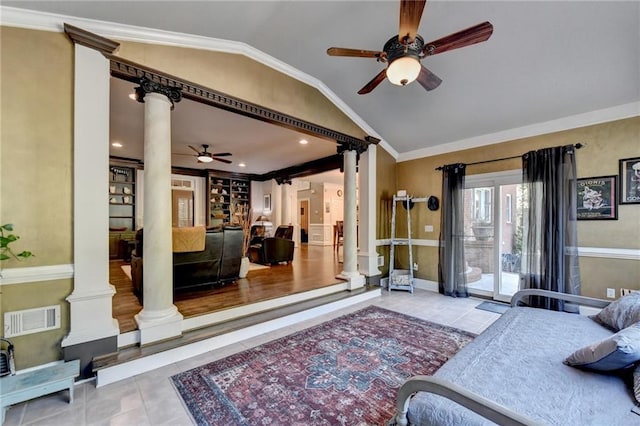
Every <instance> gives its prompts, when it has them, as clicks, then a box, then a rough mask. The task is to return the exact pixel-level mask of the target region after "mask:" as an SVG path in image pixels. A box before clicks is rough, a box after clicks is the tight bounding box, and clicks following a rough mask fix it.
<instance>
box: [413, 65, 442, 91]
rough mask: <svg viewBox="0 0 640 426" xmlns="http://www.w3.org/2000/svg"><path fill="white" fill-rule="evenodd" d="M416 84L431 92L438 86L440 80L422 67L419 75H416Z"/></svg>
mask: <svg viewBox="0 0 640 426" xmlns="http://www.w3.org/2000/svg"><path fill="white" fill-rule="evenodd" d="M418 83H420V85H421V86H422V87H424V88H425V89H426V90H433V89H435V88H436V87H438V86H440V83H442V80H440V77H438V76H437V75H435V74H434V73H432V72H431V71H429V70H428V69H427V68H425V67H424V66H422V69H421V70H420V74H418Z"/></svg>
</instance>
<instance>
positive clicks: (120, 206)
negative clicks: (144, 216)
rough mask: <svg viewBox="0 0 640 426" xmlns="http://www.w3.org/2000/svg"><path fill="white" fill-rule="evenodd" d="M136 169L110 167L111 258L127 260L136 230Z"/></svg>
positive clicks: (119, 166) (114, 165)
mask: <svg viewBox="0 0 640 426" xmlns="http://www.w3.org/2000/svg"><path fill="white" fill-rule="evenodd" d="M135 180H136V168H135V167H126V166H122V165H116V164H111V165H110V166H109V188H108V197H109V258H111V259H118V258H124V259H126V258H127V256H128V252H129V243H128V242H129V241H131V240H133V239H134V238H135V230H136V216H135V215H136V208H135V206H136V181H135Z"/></svg>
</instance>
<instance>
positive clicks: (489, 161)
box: [436, 142, 587, 170]
mask: <svg viewBox="0 0 640 426" xmlns="http://www.w3.org/2000/svg"><path fill="white" fill-rule="evenodd" d="M573 146H574V147H575V148H576V149H580V148H583V147H585V146H587V145H586V144H583V143H580V142H578V143H577V144H575V145H573ZM521 157H522V155H514V156H511V157H503V158H494V159H493V160H484V161H475V162H473V163H466V164H465V166H474V165H476V164H484V163H495V162H496V161H504V160H513V159H514V158H521ZM442 169H444V166H440V167H436V170H442Z"/></svg>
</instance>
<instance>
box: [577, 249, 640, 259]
mask: <svg viewBox="0 0 640 426" xmlns="http://www.w3.org/2000/svg"><path fill="white" fill-rule="evenodd" d="M578 256H582V257H602V258H606V259H624V260H640V249H622V248H603V247H578Z"/></svg>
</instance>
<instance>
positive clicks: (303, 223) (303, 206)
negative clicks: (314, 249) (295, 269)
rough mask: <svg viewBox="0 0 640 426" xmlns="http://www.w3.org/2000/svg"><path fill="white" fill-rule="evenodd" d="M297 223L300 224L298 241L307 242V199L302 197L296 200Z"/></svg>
mask: <svg viewBox="0 0 640 426" xmlns="http://www.w3.org/2000/svg"><path fill="white" fill-rule="evenodd" d="M298 211H299V217H298V223H299V224H300V242H301V243H303V244H305V243H308V242H309V199H308V198H304V199H302V200H299V201H298Z"/></svg>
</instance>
